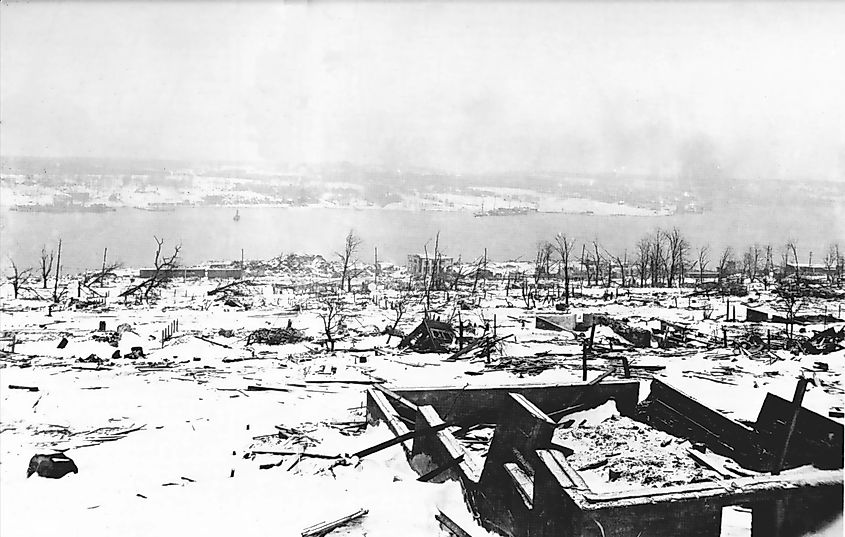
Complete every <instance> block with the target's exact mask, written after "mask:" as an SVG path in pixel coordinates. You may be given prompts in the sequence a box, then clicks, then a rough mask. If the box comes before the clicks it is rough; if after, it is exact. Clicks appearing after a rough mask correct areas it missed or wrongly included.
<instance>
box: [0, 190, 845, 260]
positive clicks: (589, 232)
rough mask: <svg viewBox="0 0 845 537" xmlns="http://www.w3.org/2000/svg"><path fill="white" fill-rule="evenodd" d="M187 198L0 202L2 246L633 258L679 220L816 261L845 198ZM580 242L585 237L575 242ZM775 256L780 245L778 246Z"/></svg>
mask: <svg viewBox="0 0 845 537" xmlns="http://www.w3.org/2000/svg"><path fill="white" fill-rule="evenodd" d="M235 211H236V210H235V208H229V207H185V208H179V209H176V210H175V211H167V212H162V211H143V210H138V209H131V208H125V209H119V210H117V211H114V212H108V213H27V212H17V211H11V210H9V209H8V208H4V209H3V210H1V211H0V234H2V240H1V241H0V254H2V257H3V260H4V265H5V264H6V263H7V262H8V259H9V258H10V257H11V258H12V259H14V260H15V261H16V263H17V264H18V265H19V266H36V265H37V263H38V256H39V252H40V250H41V247H42V246H44V245H46V246H47V249H48V250H49V249H51V248H55V245H56V242H57V241H58V239H59V238H62V240H63V247H62V265H63V267H64V270H65V271H66V272H75V271H82V270H85V269H86V268H95V267H99V266H100V264H101V262H102V255H103V248H106V247H107V248H108V252H109V259H110V260H115V261H117V260H119V261H121V262H123V263H124V264H125V265H127V266H133V267H140V266H146V265H149V264H150V263H151V261H152V256H153V254H154V252H155V246H156V245H155V242H154V240H153V236H157V237H159V238H164V239H165V240H166V243H165V244H166V247H167V248H168V249H169V246H171V245H173V244H176V243H181V244H182V262H183V263H184V264H194V263H201V262H204V261H208V260H219V259H226V260H234V259H240V255H241V249H242V248H243V250H244V255H245V257H246V258H247V259H266V258H270V257H273V256H276V255H279V254H280V253H291V252H297V253H316V254H322V255H324V256H327V257H328V256H332V255H333V253H334V252H336V251H338V250H339V249H340V248H341V247H342V244H343V238H344V236H345V234H346V233H347V231H348V230H349V229H354V230H355V232H356V234H357V235H359V236H360V237H361V238H362V239H363V243H362V245H361V248H360V254H359V255H360V258H361V259H362V260H367V261H372V258H373V248H374V247H378V250H379V258H380V259H381V260H384V261H393V262H397V263H404V260H405V257H406V255H407V254H408V253H410V252H422V251H423V247H424V245H425V244H426V243H428V248H429V251H431V250H432V249H433V246H434V237H435V235H436V233H437V232H438V231H439V232H440V245H441V250H443V251H444V252H445V253H446V254H447V255H450V256H453V257H454V258H456V259H457V258H458V257H459V256H460V257H462V258H463V259H464V260H470V259H476V258H478V257H479V256H481V255H482V254H483V252H484V249H485V248H487V250H488V254H489V256H490V258H491V259H495V260H508V259H517V258H522V259H533V256H534V252H535V251H536V247H537V244H538V242H539V241H541V240H551V239H553V237H554V235H555V234H556V233H558V232H564V233H567V234H569V235H571V236H574V237H575V238H576V239H577V240H579V241H592V240H593V239H597V240H598V241H599V243H600V244H601V245H602V246H603V247H604V248H606V249H607V250H609V251H611V252H613V253H615V254H616V253H618V254H620V255H621V254H622V253H623V251H624V250H625V249H626V248H627V251H628V255H629V258H631V257H633V256H634V255H635V254H634V249H635V247H636V243H637V241H638V240H639V238H640V237H642V236H643V235H644V234H646V233H649V232H651V231H653V230H655V229H656V228H658V227H662V228H664V229H665V228H671V227H673V226H677V227H678V228H679V229H680V230H681V231H682V232H683V233H684V234H685V236H686V237H687V238H688V240H689V241H690V243H691V245H692V247H693V248H697V247H699V246H700V245H702V244H709V245H710V246H711V248H712V250H713V252H714V253H712V254H711V258H713V259H714V258H715V257H716V256H717V255H718V254H717V253H716V250H719V249H721V248H723V247H725V246H728V245H730V246H733V247H734V248H735V249H737V250H741V249H744V248H745V247H747V246H748V245H750V244H752V243H755V242H757V243H760V244H767V243H770V244H772V245H773V246H774V248H775V252H778V251H779V249H780V248H781V247H782V245H783V244H784V243H785V242H786V241H787V240H790V239H791V240H795V241H797V243H798V245H799V255H800V256H801V257H802V261H806V260H807V257H808V255H809V252H810V251H813V252H814V257H813V259H814V261H817V262H820V261H821V259H822V258H823V257H824V253H825V252H826V250H827V246H828V244H829V243H830V242H833V241H840V243H841V242H842V241H843V239H845V208H843V207H837V206H833V205H831V206H827V207H824V208H822V209H821V210H819V209H817V208H812V207H797V208H795V207H792V208H784V209H783V210H775V209H772V208H755V207H743V208H741V210H740V209H737V208H725V209H720V210H717V211H714V212H708V213H703V214H678V215H673V216H661V217H634V216H599V215H586V214H557V213H554V214H552V213H532V214H526V215H514V216H491V217H485V218H477V217H473V215H472V213H471V212H468V211H466V212H445V211H402V210H379V209H365V210H355V209H334V208H314V207H302V208H282V207H240V208H239V209H238V214H239V215H240V219H239V220H237V221H235V220H233V216H234V215H235ZM579 249H580V246H579ZM776 255H777V253H776Z"/></svg>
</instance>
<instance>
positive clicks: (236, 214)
mask: <svg viewBox="0 0 845 537" xmlns="http://www.w3.org/2000/svg"><path fill="white" fill-rule="evenodd" d="M240 219H241V213H240V211H238V209H235V216H233V217H232V220H234V221H235V222H237V221H238V220H240Z"/></svg>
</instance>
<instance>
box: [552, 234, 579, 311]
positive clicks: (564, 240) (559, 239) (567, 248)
mask: <svg viewBox="0 0 845 537" xmlns="http://www.w3.org/2000/svg"><path fill="white" fill-rule="evenodd" d="M574 247H575V241H574V240H572V239H570V238H569V237H567V236H566V235H563V234H561V233H558V234H557V236H555V249H556V250H557V255H558V256H560V266H559V269H558V271H560V269H563V285H564V288H563V297H564V301H565V304H566V307H567V308H568V307H569V256H570V254H571V253H572V249H573V248H574Z"/></svg>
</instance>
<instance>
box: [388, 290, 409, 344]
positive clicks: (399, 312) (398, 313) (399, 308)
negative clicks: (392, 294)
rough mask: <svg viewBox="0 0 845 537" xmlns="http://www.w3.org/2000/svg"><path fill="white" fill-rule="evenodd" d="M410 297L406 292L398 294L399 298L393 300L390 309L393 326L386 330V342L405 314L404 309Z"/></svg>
mask: <svg viewBox="0 0 845 537" xmlns="http://www.w3.org/2000/svg"><path fill="white" fill-rule="evenodd" d="M409 302H410V297H409V296H408V295H407V294H404V293H403V294H401V295H399V298H397V299H396V300H394V301H393V303H392V304H391V309H392V310H393V326H392V327H391V328H390V330H389V331H388V332H387V343H390V337H391V336H392V335H393V334H395V333H396V328H397V327H398V326H399V323H400V322H401V321H402V317H404V316H405V311H406V310H407V308H408V303H409Z"/></svg>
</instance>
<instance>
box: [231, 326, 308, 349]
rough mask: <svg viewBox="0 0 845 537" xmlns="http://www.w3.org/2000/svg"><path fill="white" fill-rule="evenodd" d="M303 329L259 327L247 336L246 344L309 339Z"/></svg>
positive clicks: (281, 343)
mask: <svg viewBox="0 0 845 537" xmlns="http://www.w3.org/2000/svg"><path fill="white" fill-rule="evenodd" d="M309 340H310V338H308V337H306V336H305V334H304V333H303V332H302V331H301V330H297V329H296V328H291V327H288V328H259V329H258V330H256V331H254V332H252V333H250V334H249V335H248V336H247V337H246V344H247V345H252V344H253V343H260V344H262V345H285V344H287V343H299V342H300V341H309Z"/></svg>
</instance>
